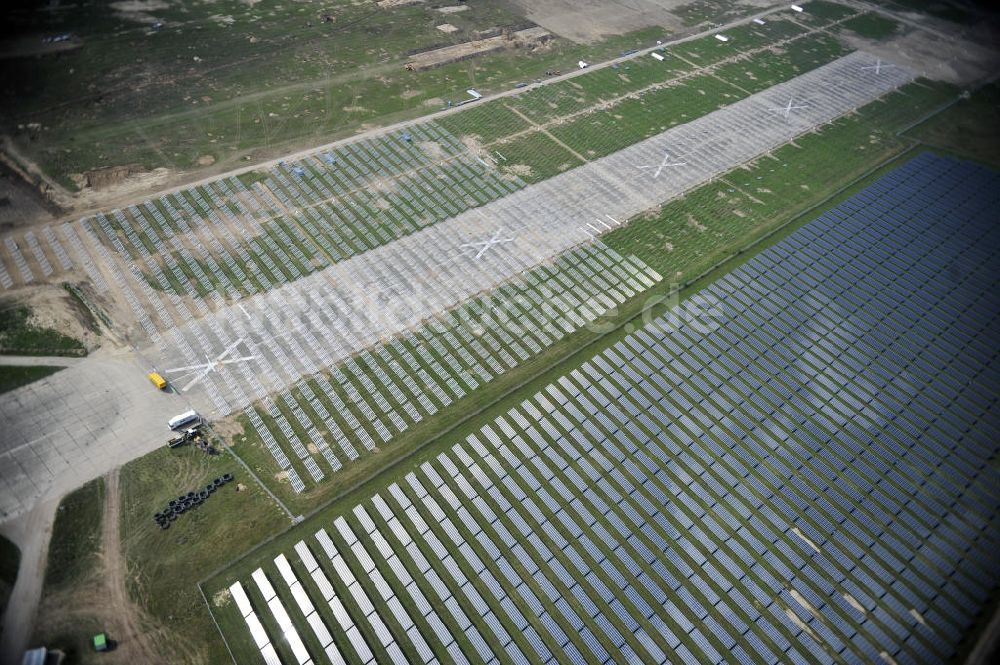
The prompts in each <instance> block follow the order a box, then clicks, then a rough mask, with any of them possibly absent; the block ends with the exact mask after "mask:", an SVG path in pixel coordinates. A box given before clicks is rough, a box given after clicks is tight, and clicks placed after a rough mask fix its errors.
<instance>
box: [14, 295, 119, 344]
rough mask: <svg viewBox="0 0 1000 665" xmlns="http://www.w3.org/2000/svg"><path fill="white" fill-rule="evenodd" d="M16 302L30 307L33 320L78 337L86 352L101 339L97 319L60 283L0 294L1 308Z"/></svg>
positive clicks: (35, 322) (34, 322) (40, 324)
mask: <svg viewBox="0 0 1000 665" xmlns="http://www.w3.org/2000/svg"><path fill="white" fill-rule="evenodd" d="M15 304H19V305H27V306H28V307H30V308H31V323H32V324H34V325H36V326H38V327H40V328H50V329H52V330H56V331H58V332H61V333H63V334H64V335H68V336H70V337H73V338H74V339H78V340H80V341H81V342H83V345H84V346H85V347H86V349H87V351H88V352H89V351H92V350H94V349H96V348H97V347H98V346H99V345H100V343H101V337H100V335H99V333H98V328H97V327H96V322H95V321H94V320H93V318H92V317H91V315H90V313H89V312H88V311H86V310H84V309H83V305H81V304H80V303H79V302H77V301H76V300H74V299H73V298H72V297H71V296H70V295H69V293H68V292H67V291H66V289H64V288H62V287H61V286H58V285H51V284H47V285H44V286H25V287H22V288H19V289H17V290H16V291H11V292H9V293H7V294H5V295H4V296H3V297H2V298H0V309H3V308H7V307H10V306H13V305H15Z"/></svg>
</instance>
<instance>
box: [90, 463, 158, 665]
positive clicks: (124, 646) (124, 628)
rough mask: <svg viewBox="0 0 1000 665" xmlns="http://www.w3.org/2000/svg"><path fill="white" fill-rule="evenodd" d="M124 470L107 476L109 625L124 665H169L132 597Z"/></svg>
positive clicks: (104, 557)
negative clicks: (123, 499) (124, 526)
mask: <svg viewBox="0 0 1000 665" xmlns="http://www.w3.org/2000/svg"><path fill="white" fill-rule="evenodd" d="M119 471H120V467H118V468H115V469H113V470H112V471H111V472H109V473H108V475H106V476H105V477H104V487H105V492H104V496H105V504H104V521H103V524H102V527H101V543H103V548H102V551H101V564H102V566H101V567H102V569H103V570H101V571H100V575H99V577H100V579H102V580H104V581H105V584H106V586H107V591H108V593H107V594H106V595H105V596H104V598H105V599H106V604H107V608H108V610H109V614H110V615H111V616H113V617H114V618H113V619H112V621H113V623H111V624H109V625H108V632H109V633H110V637H111V639H113V640H115V641H116V642H117V643H118V648H117V649H116V652H118V656H119V657H118V658H117V659H116V660H119V661H121V662H123V663H125V662H128V663H149V664H150V665H154V664H155V663H166V660H164V658H163V655H162V654H161V653H158V651H157V648H156V646H155V645H154V644H153V643H152V640H150V637H149V634H150V631H149V630H147V629H146V628H145V627H144V626H143V623H144V622H143V617H144V616H145V612H144V611H143V610H142V608H140V607H138V606H136V605H135V603H133V602H132V599H131V598H129V595H128V584H127V579H128V566H127V565H126V562H125V555H124V554H123V552H122V541H121V490H120V489H119V484H118V478H119Z"/></svg>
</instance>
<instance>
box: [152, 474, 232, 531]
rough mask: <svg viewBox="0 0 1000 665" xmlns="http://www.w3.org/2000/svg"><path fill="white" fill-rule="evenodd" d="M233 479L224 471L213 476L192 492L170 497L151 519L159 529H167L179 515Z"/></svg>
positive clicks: (202, 501) (201, 502)
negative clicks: (164, 506) (165, 504)
mask: <svg viewBox="0 0 1000 665" xmlns="http://www.w3.org/2000/svg"><path fill="white" fill-rule="evenodd" d="M232 480H233V474H231V473H226V474H223V475H222V476H220V477H218V478H215V479H213V480H212V482H210V483H209V484H207V485H205V487H203V488H201V489H198V490H195V491H193V492H188V493H187V494H181V495H180V496H179V497H177V498H176V499H171V500H170V501H168V502H167V507H166V508H164V509H163V510H161V511H160V512H158V513H154V514H153V521H154V522H156V525H157V526H159V527H160V529H169V528H170V523H171V522H173V521H174V520H176V519H177V518H178V517H179V516H180V515H183V514H184V513H186V512H187V511H189V510H194V509H195V508H197V507H198V506H200V505H201V504H203V503H204V502H205V501H206V500H207V499H208V497H209V496H211V495H212V493H213V492H215V490H217V489H219V488H220V487H222V486H223V485H225V484H226V483H228V482H231V481H232Z"/></svg>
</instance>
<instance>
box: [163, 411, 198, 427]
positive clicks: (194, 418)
mask: <svg viewBox="0 0 1000 665" xmlns="http://www.w3.org/2000/svg"><path fill="white" fill-rule="evenodd" d="M195 423H201V416H199V415H198V412H197V411H186V412H184V413H182V414H180V415H177V416H174V417H173V418H171V419H170V420H168V421H167V426H168V427H170V429H172V430H179V429H180V428H182V427H184V426H185V425H192V424H195Z"/></svg>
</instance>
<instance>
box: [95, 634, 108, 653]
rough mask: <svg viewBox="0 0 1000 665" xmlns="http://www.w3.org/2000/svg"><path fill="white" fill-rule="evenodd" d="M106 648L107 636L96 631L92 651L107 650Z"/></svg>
mask: <svg viewBox="0 0 1000 665" xmlns="http://www.w3.org/2000/svg"><path fill="white" fill-rule="evenodd" d="M107 650H108V636H107V635H105V634H104V633H98V634H97V635H94V651H107Z"/></svg>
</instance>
